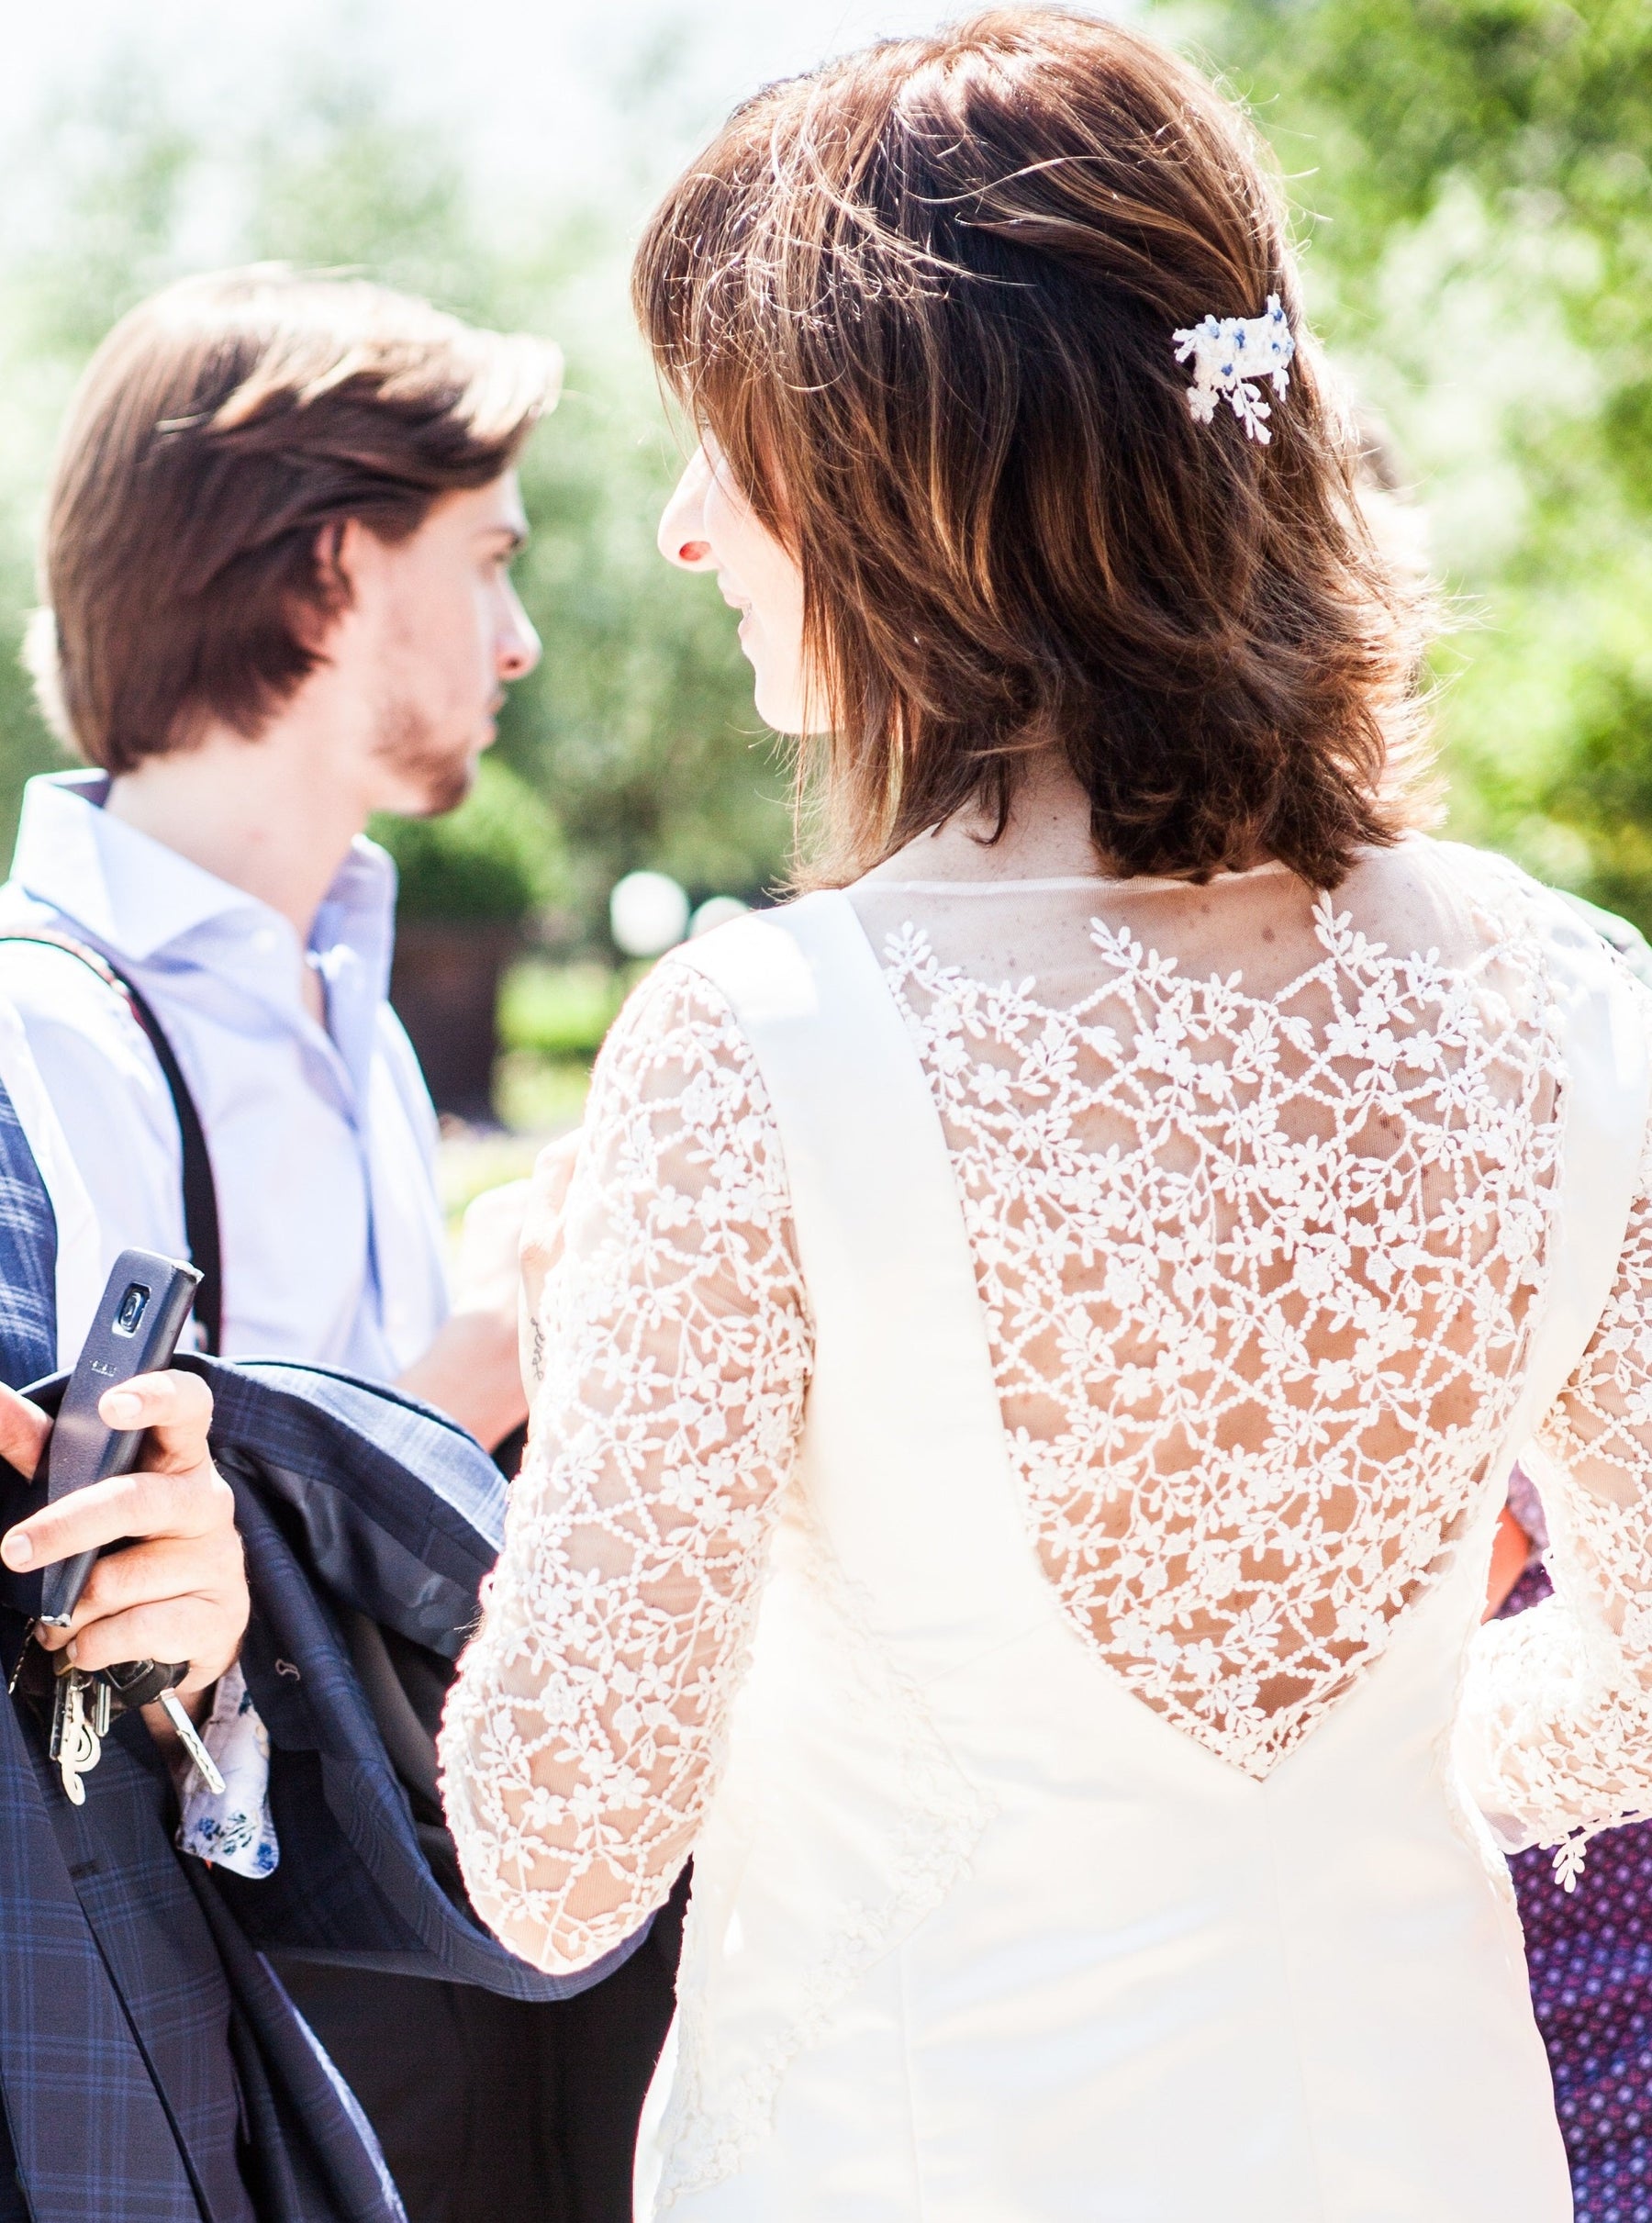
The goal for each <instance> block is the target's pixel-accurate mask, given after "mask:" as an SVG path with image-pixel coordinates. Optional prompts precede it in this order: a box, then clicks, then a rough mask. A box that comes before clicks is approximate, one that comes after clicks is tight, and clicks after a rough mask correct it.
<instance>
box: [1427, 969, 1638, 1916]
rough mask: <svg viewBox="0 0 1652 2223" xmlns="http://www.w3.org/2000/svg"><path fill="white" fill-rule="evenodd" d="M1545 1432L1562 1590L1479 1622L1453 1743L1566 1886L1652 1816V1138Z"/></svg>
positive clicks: (1513, 1830) (1546, 1487) (1518, 1834)
mask: <svg viewBox="0 0 1652 2223" xmlns="http://www.w3.org/2000/svg"><path fill="white" fill-rule="evenodd" d="M1641 1000H1642V1002H1643V1005H1644V1007H1645V1009H1646V1012H1647V1014H1648V1018H1649V1022H1652V999H1646V998H1645V997H1642V999H1641ZM1538 1440H1539V1449H1540V1451H1541V1453H1542V1455H1543V1459H1544V1462H1546V1463H1543V1464H1540V1465H1539V1466H1538V1473H1537V1480H1538V1482H1539V1485H1540V1487H1541V1488H1542V1491H1543V1510H1544V1513H1545V1515H1546V1519H1547V1522H1548V1525H1549V1529H1550V1532H1551V1538H1552V1541H1551V1544H1550V1547H1549V1550H1548V1552H1547V1555H1546V1560H1547V1565H1548V1568H1549V1571H1550V1573H1551V1574H1552V1576H1553V1577H1554V1582H1555V1595H1554V1597H1553V1598H1552V1599H1551V1600H1549V1601H1548V1602H1547V1603H1545V1604H1543V1605H1540V1606H1537V1607H1535V1608H1534V1609H1533V1610H1532V1611H1531V1612H1529V1613H1524V1614H1519V1615H1517V1616H1516V1617H1515V1618H1514V1619H1512V1620H1509V1621H1501V1622H1496V1623H1493V1624H1492V1625H1490V1626H1489V1627H1487V1628H1485V1629H1482V1630H1481V1632H1480V1636H1479V1642H1478V1645H1477V1650H1476V1658H1475V1661H1474V1664H1473V1668H1472V1670H1471V1672H1470V1675H1469V1679H1468V1691H1467V1696H1466V1700H1465V1704H1464V1709H1463V1718H1462V1724H1461V1727H1460V1730H1459V1746H1460V1748H1461V1749H1462V1750H1463V1752H1464V1754H1465V1764H1466V1766H1467V1768H1468V1772H1469V1774H1470V1777H1471V1780H1472V1782H1473V1784H1474V1788H1475V1792H1476V1794H1477V1796H1478V1797H1479V1802H1480V1804H1482V1805H1483V1806H1484V1807H1485V1808H1486V1810H1487V1811H1488V1812H1489V1813H1491V1814H1493V1815H1497V1816H1498V1817H1499V1819H1500V1821H1501V1823H1502V1824H1503V1833H1504V1835H1505V1837H1506V1838H1508V1840H1509V1841H1510V1843H1511V1847H1512V1846H1513V1845H1514V1844H1516V1843H1518V1844H1524V1845H1534V1844H1536V1845H1548V1846H1552V1847H1554V1848H1555V1849H1556V1860H1555V1871H1556V1873H1557V1876H1558V1877H1559V1879H1560V1881H1561V1882H1562V1883H1563V1884H1564V1885H1565V1886H1566V1888H1567V1889H1568V1891H1569V1890H1570V1889H1572V1887H1573V1885H1574V1884H1575V1883H1576V1881H1577V1878H1578V1876H1579V1873H1580V1872H1581V1870H1582V1866H1583V1857H1584V1851H1585V1848H1586V1846H1587V1843H1588V1840H1589V1839H1590V1838H1591V1837H1593V1836H1595V1835H1596V1834H1597V1833H1598V1832H1599V1831H1600V1830H1602V1829H1609V1828H1613V1827H1615V1826H1617V1825H1618V1824H1619V1823H1622V1822H1625V1821H1631V1820H1640V1819H1645V1818H1646V1817H1647V1815H1649V1814H1652V1690H1648V1688H1647V1687H1646V1659H1648V1657H1649V1656H1652V1523H1649V1522H1648V1518H1647V1497H1648V1493H1649V1492H1652V1135H1649V1136H1648V1142H1647V1147H1646V1152H1645V1154H1644V1156H1643V1158H1642V1162H1641V1168H1640V1177H1639V1182H1638V1186H1637V1192H1636V1196H1635V1203H1634V1206H1633V1208H1632V1210H1631V1212H1630V1218H1629V1225H1628V1229H1627V1232H1626V1234H1625V1237H1624V1247H1623V1250H1622V1252H1621V1253H1620V1256H1619V1261H1618V1273H1617V1280H1616V1284H1615V1286H1614V1288H1613V1292H1612V1296H1611V1299H1610V1301H1609V1302H1608V1304H1607V1306H1606V1310H1605V1311H1604V1312H1603V1313H1602V1315H1601V1320H1600V1324H1599V1325H1598V1326H1597V1328H1596V1330H1595V1333H1594V1336H1593V1339H1592V1340H1591V1344H1590V1346H1589V1350H1588V1352H1587V1353H1586V1355H1585V1357H1584V1358H1583V1361H1582V1363H1581V1365H1580V1366H1579V1368H1578V1369H1577V1371H1576V1372H1575V1373H1574V1374H1573V1376H1572V1379H1571V1380H1570V1381H1569V1382H1568V1385H1567V1388H1566V1391H1565V1392H1564V1394H1563V1395H1562V1396H1561V1397H1560V1398H1559V1399H1558V1400H1557V1402H1555V1404H1554V1405H1553V1406H1552V1407H1551V1408H1550V1410H1549V1413H1547V1415H1546V1419H1545V1421H1544V1423H1543V1425H1542V1427H1541V1429H1540V1431H1539V1439H1538Z"/></svg>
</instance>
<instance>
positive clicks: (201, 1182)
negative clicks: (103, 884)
mask: <svg viewBox="0 0 1652 2223" xmlns="http://www.w3.org/2000/svg"><path fill="white" fill-rule="evenodd" d="M0 942H31V943H34V944H37V945H38V946H39V948H42V949H61V951H62V952H63V953H64V955H66V956H70V957H74V958H76V959H78V961H79V962H80V963H81V964H82V965H84V966H86V968H87V970H88V971H90V972H94V973H95V974H96V975H97V977H98V978H99V979H100V980H101V981H102V982H103V984H104V986H105V987H106V988H107V989H112V990H113V991H114V993H115V994H116V995H117V996H120V997H121V998H123V999H124V1000H125V1002H126V1003H127V1006H128V1009H129V1010H130V1011H131V1014H132V1017H133V1018H134V1019H135V1020H136V1021H137V1022H138V1024H139V1025H140V1027H141V1028H142V1029H143V1032H144V1033H145V1034H146V1035H148V1037H149V1044H150V1047H151V1049H152V1050H153V1051H154V1053H155V1062H156V1063H157V1064H158V1065H159V1066H160V1067H161V1076H162V1079H163V1080H164V1081H165V1083H166V1087H167V1093H168V1094H169V1095H170V1096H171V1098H172V1100H173V1113H174V1115H175V1116H176V1119H177V1122H178V1141H179V1144H180V1145H181V1151H182V1157H183V1167H184V1240H185V1242H186V1243H187V1244H188V1246H189V1256H190V1261H191V1263H192V1264H193V1265H194V1266H195V1268H196V1269H197V1271H198V1272H199V1274H200V1277H201V1286H200V1288H199V1289H198V1290H196V1291H195V1324H196V1326H197V1327H198V1328H199V1330H200V1333H201V1341H202V1345H203V1346H204V1348H205V1349H206V1350H207V1351H208V1352H209V1353H211V1354H212V1355H213V1356H215V1357H216V1356H217V1354H218V1348H219V1346H220V1344H221V1343H222V1340H223V1328H224V1283H223V1258H222V1252H221V1249H220V1246H219V1242H218V1186H217V1183H216V1182H215V1181H214V1179H213V1178H212V1158H211V1156H210V1154H209V1153H208V1151H207V1132H206V1129H205V1128H204V1127H203V1126H202V1124H201V1115H200V1113H199V1112H197V1111H196V1109H195V1098H194V1097H193V1096H192V1095H191V1094H190V1092H189V1083H188V1082H187V1081H186V1080H185V1079H184V1070H183V1067H181V1066H180V1065H179V1063H178V1058H177V1053H176V1052H175V1051H174V1050H173V1046H172V1044H171V1043H170V1042H169V1041H168V1040H167V1037H166V1032H165V1030H164V1028H163V1027H162V1024H161V1022H160V1021H159V1020H158V1019H157V1018H156V1016H155V1014H154V1011H152V1010H151V1006H150V1003H149V1001H148V1000H147V998H146V997H144V996H143V995H142V994H141V993H140V990H139V989H138V988H137V987H136V986H135V985H134V984H133V983H132V982H131V981H130V980H128V978H127V977H126V975H125V974H124V973H123V972H121V971H120V969H119V968H118V966H114V965H111V964H110V963H109V960H108V959H107V958H106V957H105V956H103V955H101V954H100V953H99V952H98V951H96V950H95V949H90V948H88V947H87V946H86V944H84V942H76V941H75V940H73V937H72V936H71V935H69V934H60V933H52V932H51V930H50V928H48V927H41V928H40V929H39V931H38V932H36V933H16V932H12V933H0Z"/></svg>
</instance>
